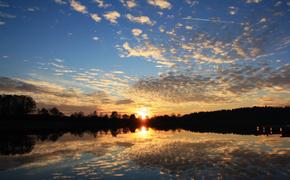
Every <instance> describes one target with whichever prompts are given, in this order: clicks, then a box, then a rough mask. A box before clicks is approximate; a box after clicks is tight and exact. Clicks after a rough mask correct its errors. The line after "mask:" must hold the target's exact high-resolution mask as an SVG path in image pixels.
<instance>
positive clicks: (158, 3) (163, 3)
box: [147, 0, 172, 9]
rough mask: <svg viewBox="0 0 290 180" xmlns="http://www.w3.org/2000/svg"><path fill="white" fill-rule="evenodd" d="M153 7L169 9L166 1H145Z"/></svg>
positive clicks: (169, 5)
mask: <svg viewBox="0 0 290 180" xmlns="http://www.w3.org/2000/svg"><path fill="white" fill-rule="evenodd" d="M147 2H148V3H149V4H151V5H153V6H158V7H159V8H160V9H171V7H172V6H171V4H170V2H168V1H167V0H147Z"/></svg>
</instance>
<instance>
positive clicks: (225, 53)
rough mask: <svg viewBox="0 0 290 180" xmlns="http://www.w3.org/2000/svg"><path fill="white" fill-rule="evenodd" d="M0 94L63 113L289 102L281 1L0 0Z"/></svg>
mask: <svg viewBox="0 0 290 180" xmlns="http://www.w3.org/2000/svg"><path fill="white" fill-rule="evenodd" d="M0 42H1V43H0V94H23V95H29V96H32V97H33V98H34V99H35V100H36V102H37V104H38V107H53V106H56V107H58V108H59V109H60V110H62V111H63V112H65V113H67V114H69V113H72V112H75V111H83V112H85V113H89V112H92V111H94V110H96V111H97V112H99V113H109V112H111V111H118V112H120V113H135V112H137V111H138V110H140V109H144V108H145V109H147V110H148V111H149V112H150V114H151V115H160V114H172V113H176V114H185V113H190V112H197V111H211V110H218V109H232V108H238V107H249V106H250V107H251V106H287V105H290V0H281V1H279V0H224V1H217V0H200V1H197V0H178V1H177V0H176V1H174V0H25V1H19V0H1V1H0Z"/></svg>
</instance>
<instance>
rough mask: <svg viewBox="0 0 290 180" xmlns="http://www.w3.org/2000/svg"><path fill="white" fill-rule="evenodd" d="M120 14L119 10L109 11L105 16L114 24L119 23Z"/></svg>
mask: <svg viewBox="0 0 290 180" xmlns="http://www.w3.org/2000/svg"><path fill="white" fill-rule="evenodd" d="M120 16H121V15H120V13H118V12H117V11H109V12H106V13H105V14H104V17H105V18H106V19H107V20H108V21H110V22H111V23H113V24H116V23H117V19H118V18H119V17H120Z"/></svg>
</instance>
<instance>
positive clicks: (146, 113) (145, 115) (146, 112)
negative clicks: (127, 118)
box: [137, 107, 150, 120]
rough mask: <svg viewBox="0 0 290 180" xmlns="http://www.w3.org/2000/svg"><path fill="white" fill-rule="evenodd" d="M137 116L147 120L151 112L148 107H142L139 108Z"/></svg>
mask: <svg viewBox="0 0 290 180" xmlns="http://www.w3.org/2000/svg"><path fill="white" fill-rule="evenodd" d="M137 116H138V117H140V118H141V119H142V120H146V119H147V118H149V116H150V113H149V110H148V108H145V107H143V108H140V109H138V110H137Z"/></svg>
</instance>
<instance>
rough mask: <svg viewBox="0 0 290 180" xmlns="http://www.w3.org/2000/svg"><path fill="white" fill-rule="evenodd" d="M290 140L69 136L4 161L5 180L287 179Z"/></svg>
mask: <svg viewBox="0 0 290 180" xmlns="http://www.w3.org/2000/svg"><path fill="white" fill-rule="evenodd" d="M289 162H290V139H289V138H280V137H279V136H275V135H273V136H268V137H267V136H241V135H232V134H215V133H192V132H188V131H183V130H181V131H155V130H153V129H150V128H146V127H141V128H140V129H137V130H136V131H135V133H121V134H118V135H117V137H113V136H112V135H110V134H104V133H101V134H100V133H99V134H95V136H94V135H91V134H84V135H83V136H81V137H77V136H73V135H71V134H65V135H63V136H62V137H61V138H60V139H58V140H57V141H56V142H51V141H43V142H38V143H37V144H36V145H35V147H34V149H33V150H32V151H31V152H30V153H27V154H23V155H14V156H4V155H1V156H0V168H1V169H2V170H1V171H0V179H11V178H16V179H21V178H20V177H25V178H26V179H27V178H28V179H39V178H46V179H47V178H53V179H79V178H88V179H96V178H116V177H117V178H124V179H132V178H133V179H134V178H138V179H148V178H169V177H170V178H198V179H199V178H203V177H205V178H207V177H210V178H219V177H220V178H222V177H230V178H248V177H250V178H279V179H281V178H284V179H287V178H289V177H290V165H289Z"/></svg>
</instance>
